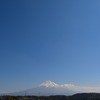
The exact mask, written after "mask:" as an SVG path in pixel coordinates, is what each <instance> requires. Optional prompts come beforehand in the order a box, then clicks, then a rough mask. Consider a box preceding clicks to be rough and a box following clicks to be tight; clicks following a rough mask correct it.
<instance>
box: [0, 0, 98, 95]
mask: <svg viewBox="0 0 100 100" xmlns="http://www.w3.org/2000/svg"><path fill="white" fill-rule="evenodd" d="M46 80H51V81H54V82H57V83H59V84H63V83H72V84H76V85H85V86H86V85H87V86H90V85H92V86H100V0H0V93H2V92H12V91H19V90H24V89H27V88H31V87H33V86H35V85H38V84H40V83H41V82H44V81H46Z"/></svg>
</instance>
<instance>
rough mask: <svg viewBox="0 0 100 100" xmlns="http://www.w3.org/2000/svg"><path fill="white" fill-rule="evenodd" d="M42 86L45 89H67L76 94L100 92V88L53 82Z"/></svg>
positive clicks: (47, 82)
mask: <svg viewBox="0 0 100 100" xmlns="http://www.w3.org/2000/svg"><path fill="white" fill-rule="evenodd" d="M40 86H44V87H55V88H61V89H66V90H72V91H76V92H78V93H79V92H86V93H88V92H100V87H88V86H77V85H73V84H62V85H60V84H56V83H54V82H51V81H46V82H44V83H42V84H41V85H40Z"/></svg>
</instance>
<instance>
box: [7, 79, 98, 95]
mask: <svg viewBox="0 0 100 100" xmlns="http://www.w3.org/2000/svg"><path fill="white" fill-rule="evenodd" d="M82 92H86V93H88V92H100V88H98V87H83V86H76V85H73V84H63V85H60V84H56V83H54V82H51V81H46V82H44V83H42V84H40V85H39V86H37V87H34V88H31V89H27V90H24V91H21V92H14V93H9V94H8V95H20V96H24V95H36V96H39V95H41V96H49V95H73V94H75V93H82Z"/></svg>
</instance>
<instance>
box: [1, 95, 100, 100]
mask: <svg viewBox="0 0 100 100" xmlns="http://www.w3.org/2000/svg"><path fill="white" fill-rule="evenodd" d="M0 100H100V93H78V94H75V95H72V96H64V95H55V96H1V97H0Z"/></svg>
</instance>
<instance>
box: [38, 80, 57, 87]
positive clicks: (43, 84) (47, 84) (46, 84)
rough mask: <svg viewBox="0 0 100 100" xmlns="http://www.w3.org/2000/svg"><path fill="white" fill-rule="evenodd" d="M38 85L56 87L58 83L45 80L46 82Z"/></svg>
mask: <svg viewBox="0 0 100 100" xmlns="http://www.w3.org/2000/svg"><path fill="white" fill-rule="evenodd" d="M40 86H43V87H57V86H59V85H58V84H56V83H54V82H52V81H46V82H44V83H42V84H40Z"/></svg>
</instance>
